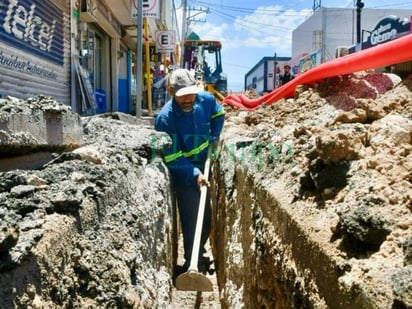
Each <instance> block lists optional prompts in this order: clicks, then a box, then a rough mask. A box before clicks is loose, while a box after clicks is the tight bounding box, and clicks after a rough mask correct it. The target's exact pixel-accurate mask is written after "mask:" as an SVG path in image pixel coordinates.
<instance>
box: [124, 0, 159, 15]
mask: <svg viewBox="0 0 412 309" xmlns="http://www.w3.org/2000/svg"><path fill="white" fill-rule="evenodd" d="M137 1H138V0H130V17H131V18H132V19H137ZM142 1H143V17H148V18H160V4H159V1H160V0H142Z"/></svg>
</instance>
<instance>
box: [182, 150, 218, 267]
mask: <svg viewBox="0 0 412 309" xmlns="http://www.w3.org/2000/svg"><path fill="white" fill-rule="evenodd" d="M211 154H212V145H209V148H208V150H207V158H206V162H205V168H204V172H203V175H204V177H205V178H206V180H208V179H209V169H210V156H211ZM206 197H207V186H206V185H202V186H201V188H200V201H199V209H198V211H197V220H196V230H195V237H194V240H193V247H192V256H191V258H190V265H189V269H188V270H189V271H195V272H197V271H198V267H197V263H198V260H199V249H200V238H201V236H202V226H203V217H204V214H205V203H206Z"/></svg>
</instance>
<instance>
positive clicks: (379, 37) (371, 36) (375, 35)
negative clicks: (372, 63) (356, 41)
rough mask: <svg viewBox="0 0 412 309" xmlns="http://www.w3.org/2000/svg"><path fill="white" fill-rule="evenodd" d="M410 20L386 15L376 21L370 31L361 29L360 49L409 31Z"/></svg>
mask: <svg viewBox="0 0 412 309" xmlns="http://www.w3.org/2000/svg"><path fill="white" fill-rule="evenodd" d="M410 28H411V22H410V20H409V19H407V18H403V19H401V18H398V17H396V16H387V17H384V18H382V19H381V20H379V21H378V23H377V24H376V26H375V28H374V29H372V31H366V30H363V33H362V37H363V39H362V49H365V48H368V47H372V46H375V45H378V44H381V43H384V42H387V41H390V40H393V39H396V38H398V37H400V36H402V35H405V34H408V33H410Z"/></svg>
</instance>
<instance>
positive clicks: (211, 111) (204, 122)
mask: <svg viewBox="0 0 412 309" xmlns="http://www.w3.org/2000/svg"><path fill="white" fill-rule="evenodd" d="M223 123H224V110H223V107H222V106H221V105H220V104H219V103H217V102H216V99H215V97H214V96H213V95H212V94H210V93H208V92H200V93H198V94H196V99H195V102H194V104H193V109H192V111H191V112H184V111H183V110H182V109H181V107H180V106H179V105H178V104H177V103H176V102H175V101H174V99H173V98H172V99H171V100H169V101H168V102H167V103H166V104H165V106H164V107H163V108H162V109H161V111H160V112H159V114H158V115H157V117H156V119H155V129H156V130H157V131H162V132H166V133H167V134H168V135H169V136H170V138H171V139H172V146H171V147H169V148H168V149H165V151H164V161H165V163H166V164H167V166H168V168H169V170H170V172H171V175H172V177H173V181H174V184H175V185H176V186H180V187H185V186H196V185H197V184H196V177H197V176H198V175H199V174H200V173H201V170H202V169H203V167H204V163H205V161H206V158H207V149H208V146H209V144H210V143H215V142H217V140H218V139H219V136H220V133H221V131H222V128H223Z"/></svg>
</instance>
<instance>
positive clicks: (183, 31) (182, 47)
mask: <svg viewBox="0 0 412 309" xmlns="http://www.w3.org/2000/svg"><path fill="white" fill-rule="evenodd" d="M186 30H187V0H183V14H182V42H181V48H180V66H181V67H182V68H183V65H184V63H185V59H184V54H185V40H186Z"/></svg>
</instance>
